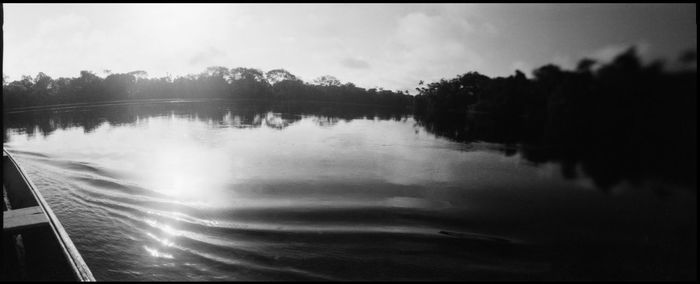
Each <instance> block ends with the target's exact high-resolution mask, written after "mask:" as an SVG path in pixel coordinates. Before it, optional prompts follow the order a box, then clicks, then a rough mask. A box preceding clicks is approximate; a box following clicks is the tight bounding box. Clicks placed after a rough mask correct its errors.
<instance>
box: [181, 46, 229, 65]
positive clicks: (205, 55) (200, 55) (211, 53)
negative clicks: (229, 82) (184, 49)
mask: <svg viewBox="0 0 700 284" xmlns="http://www.w3.org/2000/svg"><path fill="white" fill-rule="evenodd" d="M224 56H226V53H225V52H223V51H221V50H220V49H217V48H215V47H213V46H210V47H209V49H207V50H205V51H200V52H197V53H195V55H194V56H192V57H191V58H190V61H189V63H190V65H196V66H200V65H202V64H218V63H217V62H218V61H219V60H221V58H222V57H224Z"/></svg>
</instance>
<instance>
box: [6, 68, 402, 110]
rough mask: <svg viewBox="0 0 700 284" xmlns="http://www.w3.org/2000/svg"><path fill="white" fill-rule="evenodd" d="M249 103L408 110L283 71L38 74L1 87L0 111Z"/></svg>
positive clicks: (374, 92)
mask: <svg viewBox="0 0 700 284" xmlns="http://www.w3.org/2000/svg"><path fill="white" fill-rule="evenodd" d="M172 98H181V99H203V98H221V99H250V100H261V101H275V102H279V101H323V102H335V103H353V104H373V105H385V106H396V107H404V108H405V107H409V106H410V105H411V103H412V99H413V97H412V96H409V95H408V94H404V93H401V92H393V91H389V90H383V89H376V88H372V89H364V88H359V87H356V86H355V85H354V84H352V83H346V84H341V83H340V81H339V80H338V79H336V78H335V77H333V76H322V77H320V78H318V79H316V80H314V83H313V84H310V83H305V82H303V81H302V80H300V79H298V78H297V76H295V75H293V74H291V73H289V72H288V71H286V70H283V69H275V70H271V71H268V72H265V73H264V72H262V71H261V70H258V69H252V68H242V67H239V68H233V69H228V68H226V67H219V66H215V67H209V68H207V70H206V71H205V72H202V73H201V74H198V75H188V76H184V77H177V78H175V79H172V78H170V77H163V78H147V77H146V72H144V71H134V72H129V73H125V74H110V75H108V76H106V77H105V78H101V77H99V76H97V75H95V74H94V73H92V72H89V71H81V72H80V77H77V78H58V79H53V78H51V77H49V76H48V75H46V74H44V73H39V74H38V75H36V76H35V77H34V78H32V77H30V76H23V77H22V79H21V80H18V81H13V82H5V81H3V107H4V108H17V107H29V106H41V105H53V104H72V103H86V102H100V101H120V100H134V99H172Z"/></svg>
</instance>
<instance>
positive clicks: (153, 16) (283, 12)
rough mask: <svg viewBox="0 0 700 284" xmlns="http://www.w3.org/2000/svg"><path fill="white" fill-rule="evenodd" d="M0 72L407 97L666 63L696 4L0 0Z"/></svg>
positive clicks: (687, 45)
mask: <svg viewBox="0 0 700 284" xmlns="http://www.w3.org/2000/svg"><path fill="white" fill-rule="evenodd" d="M3 8H4V9H3V11H4V23H3V38H4V48H3V59H4V60H3V73H4V74H7V75H8V76H10V79H11V80H15V79H19V77H20V76H21V75H32V76H34V75H36V74H37V73H38V72H40V71H42V72H45V73H46V74H48V75H50V76H52V77H54V78H57V77H77V76H79V72H80V70H91V71H94V72H95V73H96V74H98V75H100V76H104V73H102V71H103V70H105V69H109V70H111V71H112V72H117V73H121V72H129V71H134V70H144V71H147V72H148V73H149V75H150V76H151V77H153V76H157V77H160V76H165V75H166V74H171V75H172V76H178V75H186V74H195V73H200V72H202V71H203V70H204V69H205V68H206V67H207V66H214V65H217V66H226V67H229V68H232V67H253V68H259V69H262V70H263V71H268V70H271V69H275V68H284V69H287V70H288V71H290V72H292V73H293V74H296V75H298V76H300V77H301V78H302V79H303V80H305V81H311V80H313V79H314V78H316V77H318V76H321V75H326V74H330V75H334V76H336V77H337V78H338V79H340V80H341V81H342V82H353V83H355V84H356V85H358V86H361V87H366V88H370V87H376V86H379V87H384V88H387V89H392V90H398V89H401V90H404V89H409V90H413V88H415V87H416V85H417V83H418V81H419V80H425V81H428V82H430V81H434V80H439V79H440V78H451V77H454V76H455V75H458V74H462V73H466V72H469V71H478V72H480V73H482V74H486V75H489V76H507V75H510V74H512V73H513V72H514V70H515V69H520V70H522V71H524V72H525V73H526V74H528V75H529V74H530V71H532V69H533V68H535V67H539V66H541V65H544V64H547V63H556V64H558V65H560V66H562V67H567V68H572V67H573V66H574V65H575V64H576V62H578V60H580V59H581V58H582V57H584V56H586V57H591V58H596V59H600V60H609V59H610V58H611V57H612V56H613V55H615V54H617V53H619V52H621V51H622V50H624V49H626V48H627V47H629V46H631V45H636V46H637V47H638V50H639V51H640V53H642V55H643V56H645V57H646V58H666V59H667V60H668V61H670V60H675V59H676V58H677V57H678V55H679V54H680V52H681V51H684V50H688V49H693V50H696V49H697V35H696V34H697V23H696V19H695V4H614V5H613V4H585V5H579V4H559V5H553V4H541V5H532V4H523V5H513V4H507V5H501V4H498V5H496V4H474V5H472V4H469V5H467V4H442V5H438V4H430V5H428V4H426V5H418V4H381V5H380V4H356V5H343V4H326V5H321V4H304V5H280V4H247V5H233V4H202V5H185V4H170V5H162V4H70V5H69V4H3Z"/></svg>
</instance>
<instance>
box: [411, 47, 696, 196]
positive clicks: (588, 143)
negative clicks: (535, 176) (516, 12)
mask: <svg viewBox="0 0 700 284" xmlns="http://www.w3.org/2000/svg"><path fill="white" fill-rule="evenodd" d="M682 58H684V60H685V61H686V62H685V63H686V64H688V65H690V64H695V65H697V63H696V62H695V60H696V59H695V57H694V56H690V57H689V56H688V55H684V57H682ZM594 67H596V62H594V61H592V60H590V59H584V60H581V61H580V63H579V64H578V67H577V68H576V69H575V70H562V69H561V68H559V67H558V66H555V65H546V66H543V67H540V68H538V69H535V70H534V71H533V75H534V78H533V79H528V78H526V76H525V75H524V74H523V73H521V72H520V71H516V74H515V75H512V76H510V77H507V78H493V79H492V78H488V77H486V76H484V75H481V74H479V73H476V72H472V73H466V74H464V75H461V76H458V77H456V78H453V79H450V80H441V81H439V82H434V83H430V84H428V85H427V86H421V87H420V88H418V91H419V93H420V94H419V95H418V96H416V98H415V115H416V119H417V120H418V122H419V123H420V124H422V125H423V126H425V127H426V128H427V129H428V130H429V131H431V132H433V133H436V134H437V135H440V136H444V137H448V138H451V139H453V140H457V141H460V142H472V141H487V142H498V143H512V144H517V145H520V148H521V149H522V150H523V152H522V154H523V155H524V156H525V157H526V158H527V159H528V160H531V161H535V162H546V161H559V162H561V163H562V165H563V168H562V170H563V172H564V174H565V175H567V176H575V175H576V172H577V170H576V168H577V167H582V168H583V171H584V172H586V173H587V174H588V175H590V176H594V177H598V178H597V179H596V183H598V184H599V185H600V186H602V187H608V186H611V185H614V184H616V183H617V182H618V181H619V180H620V178H621V177H626V178H629V179H631V180H632V181H635V180H643V179H645V178H647V177H650V176H660V178H663V179H667V180H670V181H673V182H675V183H684V184H691V185H693V186H695V184H696V182H697V177H696V174H695V170H696V168H697V158H696V156H697V144H696V143H697V130H696V128H697V93H696V92H697V81H696V71H695V70H696V69H695V68H692V67H691V68H686V69H683V70H679V71H675V72H669V71H665V70H664V68H663V66H662V64H661V63H659V62H654V63H650V64H647V65H645V64H643V63H642V62H641V60H640V59H639V58H638V56H637V54H636V52H635V49H634V48H630V49H629V50H627V51H626V52H624V53H622V54H620V55H618V56H617V57H616V58H614V59H613V60H612V62H609V63H606V64H602V65H599V66H597V67H596V68H594Z"/></svg>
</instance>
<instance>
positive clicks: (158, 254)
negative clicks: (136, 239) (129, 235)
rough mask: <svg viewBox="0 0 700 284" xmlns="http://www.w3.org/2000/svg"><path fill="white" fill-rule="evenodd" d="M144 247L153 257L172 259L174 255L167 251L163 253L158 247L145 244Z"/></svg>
mask: <svg viewBox="0 0 700 284" xmlns="http://www.w3.org/2000/svg"><path fill="white" fill-rule="evenodd" d="M143 248H144V249H145V250H146V251H147V252H148V253H149V254H150V255H151V256H153V257H159V258H168V259H172V258H173V255H171V254H167V253H162V252H160V251H158V250H157V249H153V248H150V247H148V246H143Z"/></svg>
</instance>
